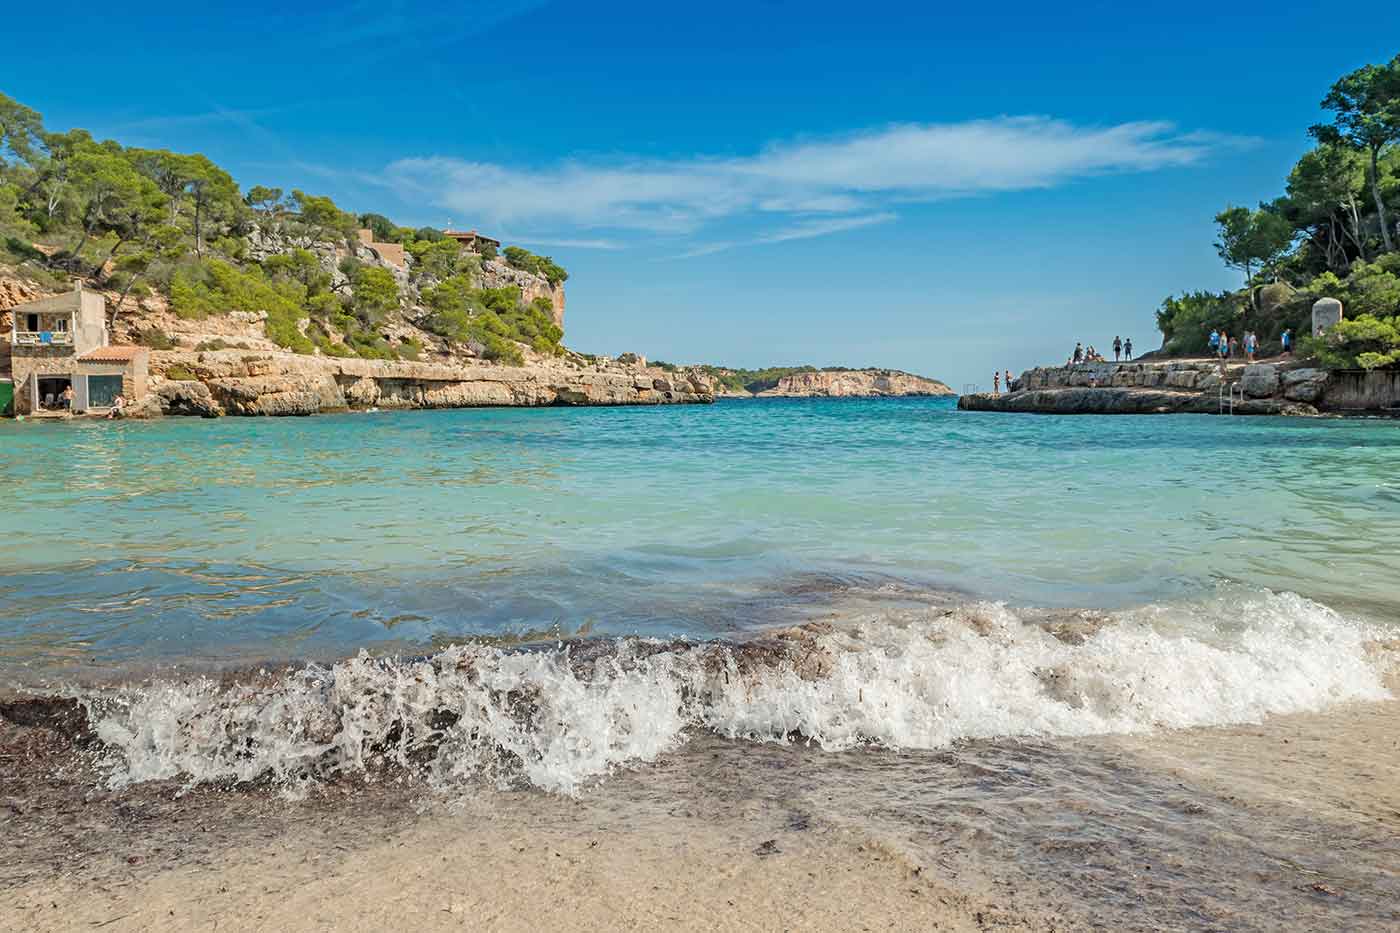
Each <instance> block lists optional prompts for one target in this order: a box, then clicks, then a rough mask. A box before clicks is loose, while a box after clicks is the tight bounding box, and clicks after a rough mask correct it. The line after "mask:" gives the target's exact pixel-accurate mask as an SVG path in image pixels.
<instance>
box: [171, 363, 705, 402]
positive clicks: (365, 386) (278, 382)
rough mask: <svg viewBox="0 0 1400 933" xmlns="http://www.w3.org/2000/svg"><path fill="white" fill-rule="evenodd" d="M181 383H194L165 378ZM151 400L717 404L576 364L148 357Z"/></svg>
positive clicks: (641, 378)
mask: <svg viewBox="0 0 1400 933" xmlns="http://www.w3.org/2000/svg"><path fill="white" fill-rule="evenodd" d="M175 367H179V369H180V370H181V372H180V375H181V376H184V375H186V373H188V374H192V375H193V376H195V377H196V380H197V381H190V380H188V379H179V380H175V379H165V378H164V374H165V373H166V372H167V371H170V370H172V369H174V368H175ZM151 371H152V373H153V374H155V375H154V376H153V382H155V383H156V385H155V391H154V396H155V397H156V398H159V399H160V400H161V401H160V404H161V409H162V411H164V412H166V413H168V414H196V415H204V416H216V415H219V414H225V413H226V414H230V415H273V416H282V415H312V414H316V413H318V412H325V411H339V410H345V409H355V408H362V409H363V408H394V409H407V408H474V407H483V406H548V405H662V404H669V403H696V402H700V403H703V402H712V401H714V384H713V382H712V381H711V380H710V379H709V378H708V377H707V376H705V375H704V374H703V373H701V372H699V371H698V370H692V371H687V372H681V373H668V372H664V371H662V370H660V369H655V368H649V367H646V366H641V365H635V366H627V365H623V364H619V363H614V362H611V361H603V362H597V363H594V362H588V361H585V360H583V358H581V357H572V358H566V359H551V360H539V361H535V362H532V363H529V364H527V365H525V366H502V365H497V364H493V363H486V362H478V361H463V362H460V363H414V362H407V361H397V360H364V359H358V358H346V359H338V358H335V357H321V356H301V355H297V354H293V353H246V352H242V351H237V350H217V351H209V352H204V353H198V354H191V353H189V352H187V351H160V352H156V353H153V354H152V360H151Z"/></svg>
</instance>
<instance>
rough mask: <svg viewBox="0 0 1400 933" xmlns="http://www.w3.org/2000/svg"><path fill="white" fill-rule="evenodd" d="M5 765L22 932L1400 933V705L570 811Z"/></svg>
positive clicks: (682, 781) (790, 761)
mask: <svg viewBox="0 0 1400 933" xmlns="http://www.w3.org/2000/svg"><path fill="white" fill-rule="evenodd" d="M0 756H3V757H0V764H3V769H0V782H3V783H0V827H3V837H4V839H5V844H6V852H5V855H6V857H5V859H4V860H3V864H0V928H3V929H5V930H10V929H14V930H70V929H83V930H92V929H104V930H163V929H171V930H174V929H181V930H184V929H225V930H227V929H287V930H320V929H386V928H402V929H439V928H442V929H492V930H496V929H499V930H516V929H521V930H524V929H563V928H567V929H655V928H675V929H744V930H790V929H791V930H795V929H803V930H811V929H816V930H846V929H870V930H876V929H880V930H884V929H900V930H927V929H952V930H956V929H1008V930H1020V929H1027V930H1051V929H1055V930H1076V929H1094V928H1100V929H1115V930H1161V929H1221V930H1224V929H1229V930H1256V929H1257V930H1275V929H1297V930H1336V929H1347V930H1388V929H1394V928H1395V927H1396V925H1397V924H1400V874H1397V866H1400V702H1396V701H1388V702H1383V703H1371V704H1353V705H1348V706H1344V707H1338V708H1335V709H1333V710H1330V711H1328V712H1326V713H1320V714H1301V715H1294V716H1282V717H1277V718H1274V719H1271V720H1269V721H1267V722H1265V723H1263V724H1259V725H1250V726H1238V727H1227V728H1205V729H1191V730H1183V731H1176V732H1161V733H1156V734H1151V735H1136V736H1105V737H1096V738H1090V739H1078V740H1057V741H1054V742H1049V741H1045V742H1042V741H1035V742H1016V741H978V742H968V743H962V744H959V745H956V746H954V747H953V748H950V749H948V750H944V751H940V752H916V753H900V752H892V751H883V750H876V749H863V750H853V751H849V752H840V753H823V752H821V751H819V750H816V749H811V748H807V747H805V746H803V745H801V744H789V745H776V744H767V745H756V744H752V743H745V742H736V741H729V740H724V739H719V738H715V737H712V736H703V735H702V736H696V737H694V738H693V739H692V740H691V741H690V742H689V743H688V744H686V745H685V746H684V747H682V748H681V749H679V750H677V751H676V752H674V753H671V754H668V755H665V756H662V758H660V759H659V760H657V761H656V762H653V763H651V764H644V765H639V766H637V767H635V768H629V769H623V770H620V771H618V772H617V773H615V774H614V775H613V776H612V777H610V778H609V779H607V780H605V781H603V782H601V783H597V784H594V785H593V786H591V787H589V788H587V789H586V790H584V791H583V793H582V794H581V795H580V796H578V797H577V798H567V797H561V796H558V795H552V794H546V793H542V792H540V791H536V790H506V791H502V790H497V789H490V788H480V789H473V790H470V791H468V792H466V793H462V794H457V795H453V796H450V797H449V796H445V795H443V794H440V793H435V792H432V791H429V790H427V789H426V788H424V787H422V786H421V785H418V784H416V783H415V782H413V781H410V780H408V779H407V778H404V777H403V776H395V775H391V774H390V775H382V776H381V777H380V779H379V780H377V781H374V782H372V783H368V784H366V783H362V782H350V781H346V782H336V783H331V784H322V785H318V786H317V787H316V788H314V789H313V790H312V791H311V792H310V793H308V794H307V796H306V797H305V799H303V800H299V801H289V800H286V799H284V798H283V797H281V796H279V794H278V793H277V792H275V791H273V790H272V789H271V788H259V787H246V786H244V787H228V788H218V787H214V786H208V785H202V786H199V787H195V788H193V789H190V790H188V791H187V792H182V788H181V787H180V786H179V785H176V784H170V783H165V784H144V785H138V786H134V787H131V788H128V789H126V790H123V791H107V790H98V789H95V788H96V787H97V786H98V777H99V776H98V775H97V774H96V773H95V772H94V771H93V770H92V768H91V766H90V763H89V762H88V760H87V754H86V753H85V752H83V751H82V750H81V749H78V750H75V749H74V748H73V747H72V746H71V744H70V742H69V741H68V740H67V739H65V738H64V737H62V736H61V735H59V734H58V733H55V732H53V731H51V730H49V729H47V728H40V727H21V726H16V725H14V724H13V723H0ZM401 781H402V783H401Z"/></svg>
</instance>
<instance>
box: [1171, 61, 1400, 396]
mask: <svg viewBox="0 0 1400 933" xmlns="http://www.w3.org/2000/svg"><path fill="white" fill-rule="evenodd" d="M1321 107H1322V109H1323V110H1324V111H1327V113H1328V114H1329V115H1330V120H1329V121H1328V122H1325V123H1319V124H1317V125H1315V126H1313V127H1310V128H1309V130H1308V132H1309V134H1310V135H1311V137H1312V138H1313V139H1314V140H1315V146H1314V148H1313V149H1312V150H1310V151H1309V152H1307V153H1305V154H1304V155H1303V157H1302V158H1300V159H1299V160H1298V162H1297V164H1296V165H1294V167H1293V169H1292V171H1290V172H1289V175H1288V178H1287V180H1286V183H1285V188H1284V193H1283V194H1282V195H1281V196H1280V197H1278V198H1276V199H1274V200H1273V201H1270V202H1266V203H1263V204H1260V205H1259V207H1258V208H1257V209H1252V208H1248V207H1242V206H1234V205H1232V206H1229V207H1227V208H1225V209H1224V210H1223V211H1221V212H1220V213H1219V214H1217V215H1216V218H1215V221H1216V225H1217V227H1218V230H1219V236H1218V239H1217V241H1216V244H1215V246H1216V251H1217V252H1218V253H1219V255H1220V258H1221V260H1222V261H1223V262H1224V263H1225V264H1226V265H1227V266H1228V267H1230V268H1233V269H1238V270H1239V271H1240V272H1241V274H1242V275H1243V277H1244V287H1243V288H1242V289H1240V290H1239V291H1230V292H1221V293H1219V294H1216V293H1212V292H1187V293H1184V294H1182V295H1179V296H1177V295H1173V296H1171V297H1168V298H1167V299H1165V300H1164V301H1163V302H1162V305H1161V307H1160V308H1159V309H1158V311H1157V326H1158V328H1159V329H1160V330H1161V331H1162V337H1163V346H1164V348H1165V349H1166V350H1167V351H1168V352H1171V353H1198V352H1203V351H1204V350H1205V349H1206V341H1207V337H1208V334H1209V332H1210V330H1211V329H1213V328H1216V329H1218V328H1225V329H1227V330H1229V331H1230V332H1232V333H1235V332H1239V331H1244V330H1252V331H1254V332H1256V333H1257V334H1259V336H1260V338H1261V339H1262V340H1264V341H1266V342H1267V341H1276V340H1277V338H1278V335H1279V334H1280V333H1282V332H1283V331H1284V330H1291V331H1293V333H1294V334H1296V335H1305V334H1308V333H1309V332H1310V330H1311V313H1312V304H1313V302H1314V301H1316V300H1317V299H1319V298H1324V297H1327V298H1337V299H1340V300H1341V301H1342V303H1343V305H1344V307H1345V308H1346V320H1345V321H1343V322H1342V324H1341V325H1339V326H1336V327H1334V328H1332V329H1331V330H1330V331H1329V332H1328V333H1327V334H1326V335H1325V336H1324V337H1323V338H1321V339H1319V340H1312V339H1311V338H1306V339H1304V340H1303V341H1302V347H1303V350H1304V351H1305V352H1306V353H1308V354H1311V355H1315V356H1317V357H1318V358H1319V359H1320V360H1321V361H1322V362H1323V363H1324V364H1325V365H1328V366H1332V367H1338V368H1351V367H1358V366H1359V367H1363V368H1366V369H1373V368H1376V367H1383V366H1384V367H1389V366H1400V252H1397V246H1400V227H1397V223H1396V218H1397V217H1398V216H1400V55H1397V56H1395V57H1394V58H1392V59H1391V60H1390V61H1389V62H1386V63H1384V64H1379V65H1367V66H1365V67H1363V68H1358V69H1357V70H1356V71H1353V72H1351V73H1350V74H1347V75H1344V76H1342V77H1341V78H1339V79H1338V80H1337V81H1336V83H1335V84H1333V85H1332V87H1331V88H1330V89H1329V91H1328V92H1327V94H1326V96H1325V97H1323V99H1322V101H1321Z"/></svg>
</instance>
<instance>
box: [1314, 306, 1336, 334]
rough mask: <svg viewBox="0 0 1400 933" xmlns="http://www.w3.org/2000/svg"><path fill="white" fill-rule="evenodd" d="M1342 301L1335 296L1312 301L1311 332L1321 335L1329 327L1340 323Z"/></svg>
mask: <svg viewBox="0 0 1400 933" xmlns="http://www.w3.org/2000/svg"><path fill="white" fill-rule="evenodd" d="M1341 320H1342V303H1341V302H1340V301H1338V300H1337V299H1335V298H1319V299H1318V300H1317V301H1315V302H1314V303H1313V310H1312V332H1313V336H1314V337H1321V336H1322V335H1323V334H1325V333H1326V332H1327V331H1328V330H1329V329H1331V328H1332V327H1334V326H1335V325H1337V324H1339V323H1341Z"/></svg>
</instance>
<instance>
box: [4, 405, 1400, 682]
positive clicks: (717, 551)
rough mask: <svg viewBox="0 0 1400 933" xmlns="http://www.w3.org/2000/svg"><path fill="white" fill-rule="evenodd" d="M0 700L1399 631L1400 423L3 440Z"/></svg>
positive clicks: (239, 431)
mask: <svg viewBox="0 0 1400 933" xmlns="http://www.w3.org/2000/svg"><path fill="white" fill-rule="evenodd" d="M0 469H3V471H4V474H5V476H6V477H7V478H8V483H7V495H8V501H7V504H6V508H5V509H4V510H3V511H0V535H3V537H4V540H5V541H6V546H5V548H4V549H3V555H4V558H3V563H0V674H10V675H13V676H20V677H24V678H26V679H27V677H28V676H31V675H43V674H46V673H51V672H57V671H59V670H71V669H73V667H74V666H80V667H83V668H89V669H90V668H92V667H94V666H95V667H97V668H105V667H120V666H124V665H131V664H141V663H145V662H156V663H161V664H164V663H170V662H188V661H198V662H213V663H222V662H238V661H246V660H249V659H262V658H271V659H281V658H293V657H312V658H322V659H327V660H329V659H334V658H337V657H342V656H346V655H348V654H351V653H353V652H354V651H355V650H357V649H358V648H359V647H362V646H370V647H380V648H390V649H394V650H403V649H405V648H409V649H414V648H423V647H427V646H433V645H437V644H441V643H443V642H445V641H450V640H452V639H454V638H460V637H461V636H464V635H494V636H507V637H511V638H515V639H523V640H529V639H531V638H539V637H548V636H549V635H550V633H552V632H555V631H558V632H562V633H566V634H567V633H574V632H578V631H585V632H593V633H598V634H648V635H664V636H669V635H688V636H693V637H699V638H709V637H716V636H730V635H734V634H739V633H743V632H745V631H749V630H752V629H755V628H758V627H762V626H767V625H772V624H778V623H787V622H791V621H795V620H798V619H801V618H804V617H808V616H810V615H812V614H813V613H819V612H820V611H821V610H822V609H823V606H824V605H825V603H826V601H827V599H828V597H829V596H830V594H831V592H832V591H835V590H840V589H842V588H844V587H847V586H852V585H854V586H859V587H872V586H874V587H878V586H880V585H882V584H884V585H886V586H887V587H888V588H891V589H893V590H896V591H899V590H901V589H909V588H920V587H931V588H940V589H949V590H958V591H963V592H966V593H968V594H971V595H972V596H975V597H979V598H990V599H997V600H1007V601H1009V602H1011V603H1013V604H1025V605H1037V606H1061V607H1073V606H1093V607H1105V608H1117V607H1131V606H1141V605H1147V604H1159V603H1174V602H1178V601H1182V600H1189V599H1193V598H1198V597H1201V596H1204V595H1208V594H1210V593H1212V592H1214V591H1216V590H1217V589H1218V588H1219V587H1220V586H1221V585H1222V584H1224V583H1233V584H1242V585H1243V586H1244V587H1246V588H1248V589H1250V590H1255V589H1259V588H1268V589H1271V590H1274V591H1293V592H1297V593H1299V594H1302V595H1303V596H1306V597H1308V598H1310V599H1312V600H1315V601H1317V602H1321V603H1323V604H1325V605H1327V606H1329V607H1331V608H1333V609H1337V610H1339V611H1341V612H1343V613H1345V614H1347V615H1348V616H1360V617H1365V618H1368V619H1371V620H1376V621H1381V622H1387V621H1389V620H1390V619H1393V618H1395V617H1396V616H1397V612H1396V607H1397V606H1400V548H1397V547H1395V546H1394V542H1395V541H1397V540H1400V423H1396V422H1387V421H1354V420H1348V421H1341V420H1299V419H1281V418H1212V417H1204V416H1201V417H1197V416H1173V417H1115V418H1083V417H1081V418H1075V417H1053V416H1029V415H1027V416H1019V415H1007V414H995V413H970V412H959V411H957V410H956V409H955V408H954V407H953V405H952V403H951V402H950V401H948V400H923V399H921V400H872V401H855V400H771V401H751V402H750V401H740V402H724V403H719V404H716V405H713V406H696V407H664V408H627V409H546V410H456V411H438V412H413V413H392V414H391V413H382V414H348V415H341V416H329V417H318V418H311V419H301V420H259V419H233V418H229V419H222V420H219V421H198V420H191V419H167V420H163V421H156V422H150V423H139V422H121V423H105V422H97V423H88V422H80V423H74V424H68V425H47V424H45V425H40V424H16V423H7V422H0Z"/></svg>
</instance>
